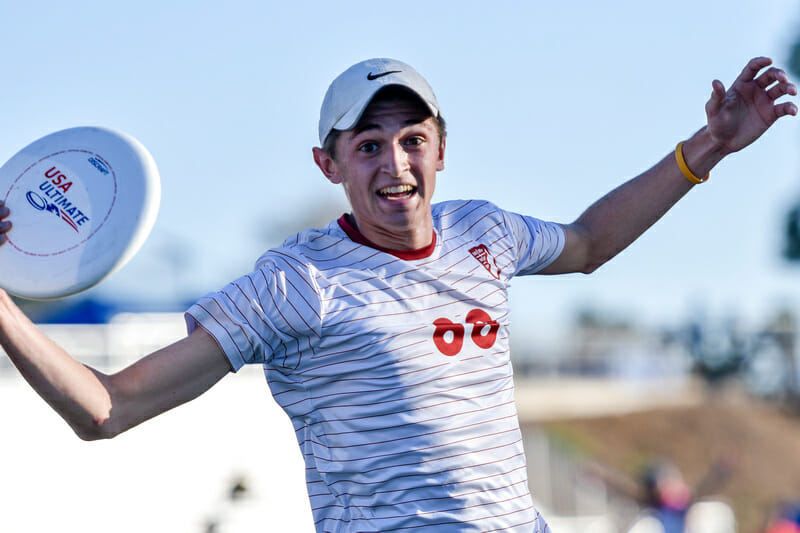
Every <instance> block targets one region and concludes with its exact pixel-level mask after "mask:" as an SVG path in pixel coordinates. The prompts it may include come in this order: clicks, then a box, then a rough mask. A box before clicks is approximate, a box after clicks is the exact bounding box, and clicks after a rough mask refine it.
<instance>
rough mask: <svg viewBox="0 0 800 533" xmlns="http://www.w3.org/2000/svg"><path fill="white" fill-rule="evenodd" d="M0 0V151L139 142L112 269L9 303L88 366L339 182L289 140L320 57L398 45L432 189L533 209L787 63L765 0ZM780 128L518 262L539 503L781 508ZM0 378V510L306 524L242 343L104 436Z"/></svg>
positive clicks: (594, 191) (529, 441)
mask: <svg viewBox="0 0 800 533" xmlns="http://www.w3.org/2000/svg"><path fill="white" fill-rule="evenodd" d="M2 7H3V17H2V19H1V20H0V29H1V31H0V44H2V47H3V50H4V51H5V53H4V54H3V59H2V62H1V63H0V65H2V68H3V70H4V76H3V79H4V80H5V81H4V83H2V84H0V116H2V117H3V121H2V124H3V127H2V128H0V160H2V161H4V160H6V159H8V158H9V157H10V156H11V155H13V154H14V153H15V152H16V151H17V150H18V149H20V148H22V147H23V146H24V145H26V144H28V143H29V142H31V141H33V140H34V139H36V138H38V137H40V136H42V135H45V134H47V133H50V132H52V131H56V130H60V129H64V128H68V127H73V126H79V125H97V126H105V127H109V128H113V129H117V130H121V131H124V132H126V133H128V134H131V135H133V136H134V137H136V138H138V139H139V140H140V141H141V142H142V143H143V144H144V145H145V146H147V147H148V148H149V150H150V151H151V153H152V154H153V156H154V158H155V160H156V162H157V164H158V166H159V170H160V174H161V179H162V187H163V189H162V203H161V210H160V214H159V218H158V220H157V222H156V225H155V227H154V229H153V232H152V234H151V236H150V238H149V239H148V241H147V242H146V244H145V245H144V247H143V248H142V249H141V251H140V252H139V253H138V255H137V256H136V257H134V259H133V260H132V261H131V262H130V263H129V264H128V265H127V266H126V267H125V268H124V269H122V270H121V271H119V272H117V273H116V274H114V275H113V276H112V277H111V278H109V279H108V280H106V281H105V282H103V283H102V284H101V285H100V286H98V287H96V288H94V289H92V290H90V291H87V292H85V293H83V294H80V295H77V296H75V297H72V298H67V299H64V300H59V301H56V302H49V303H44V304H43V303H36V302H21V304H22V305H23V306H24V307H25V309H26V311H27V312H28V313H29V315H30V316H31V317H32V318H33V319H34V320H35V321H36V322H38V323H40V324H41V325H42V328H43V329H45V331H46V332H47V333H48V334H49V335H51V336H52V337H54V338H55V339H57V340H58V341H59V342H60V343H62V344H64V345H65V346H66V347H67V348H69V349H70V350H71V351H72V353H74V354H75V355H76V356H77V357H78V358H79V359H81V360H82V361H85V362H86V363H88V364H92V365H95V366H97V367H99V368H100V369H103V370H113V369H118V368H121V367H122V366H124V365H125V364H127V363H128V362H130V361H132V360H134V359H135V358H136V357H137V356H138V355H140V354H142V353H146V352H147V351H149V350H151V349H154V348H156V347H160V346H161V345H163V344H166V343H169V342H172V341H173V340H175V339H177V338H178V337H180V336H181V335H182V334H183V332H184V329H183V323H182V317H181V313H182V311H183V310H184V309H186V308H187V307H188V306H189V305H190V304H191V302H193V301H194V300H195V299H197V298H198V297H200V296H202V295H203V294H205V293H206V292H209V291H211V290H214V289H217V288H219V287H221V286H222V285H224V284H225V283H227V282H228V281H230V280H231V279H233V278H236V277H238V276H240V275H242V274H244V273H246V272H248V271H249V270H250V269H251V268H252V265H253V263H254V261H255V259H256V258H257V257H258V256H259V255H260V254H261V253H262V252H263V251H264V250H265V249H267V248H269V247H270V246H274V245H276V244H279V243H280V242H281V241H282V240H283V238H285V237H286V236H287V235H289V234H291V233H292V232H294V231H297V230H299V229H303V228H305V227H309V226H320V225H324V224H326V223H327V222H328V221H330V220H332V219H334V218H336V217H337V216H338V215H339V214H341V213H342V212H344V211H345V210H346V209H347V206H346V204H345V202H344V195H343V194H342V192H341V191H340V190H338V188H337V187H335V186H333V185H331V184H329V183H327V182H326V181H325V180H324V178H323V177H322V175H321V174H320V173H319V171H318V170H317V169H316V167H315V166H314V164H313V161H312V158H311V147H312V146H315V145H317V144H318V141H317V139H316V131H317V129H316V123H317V115H318V111H319V105H320V103H321V101H322V97H323V94H324V92H325V90H326V88H327V85H328V83H329V82H330V81H331V80H332V79H333V78H334V77H335V76H336V75H337V74H338V73H339V72H341V71H342V70H344V69H345V68H347V67H348V66H349V65H351V64H352V63H354V62H356V61H359V60H361V59H365V58H368V57H378V56H388V57H395V58H398V59H401V60H404V61H406V62H408V63H410V64H412V65H414V66H415V67H416V68H417V70H419V71H420V72H421V73H422V74H423V75H424V76H425V77H426V78H427V79H428V81H429V82H430V83H431V85H432V86H433V87H434V89H435V91H436V93H437V96H438V98H439V101H440V104H441V106H442V110H443V114H444V116H445V118H446V119H447V121H448V128H449V135H448V145H447V155H446V170H445V171H444V172H443V173H441V174H440V176H439V181H438V184H437V185H438V190H437V193H436V196H437V198H438V199H439V200H444V199H452V198H484V199H488V200H490V201H493V202H495V203H497V204H498V205H500V206H501V207H503V208H506V209H509V210H513V211H518V212H522V213H525V214H531V215H534V216H538V217H540V218H544V219H549V220H555V221H559V222H569V221H571V220H573V219H574V218H576V217H577V216H578V215H579V214H580V212H581V211H582V210H583V209H585V207H587V206H588V205H589V204H590V203H591V202H592V201H594V200H595V199H597V198H598V197H600V196H601V195H602V194H604V193H605V192H607V191H608V190H610V189H612V188H613V187H615V186H616V185H618V184H619V183H620V182H621V181H623V180H624V179H627V178H629V177H632V176H634V175H635V174H637V173H638V172H640V171H642V170H645V169H646V168H648V167H649V166H651V165H652V164H654V163H655V162H657V161H658V160H659V159H660V158H661V157H663V156H664V155H666V154H668V153H670V152H671V151H672V149H673V148H674V146H675V144H676V143H677V142H678V141H679V140H683V139H685V138H687V137H688V136H690V135H691V134H692V133H693V132H694V131H696V130H697V129H698V128H699V127H701V126H702V125H703V124H704V120H705V117H704V110H703V106H704V104H705V101H706V100H707V98H708V96H709V95H710V92H711V81H712V80H713V79H715V78H718V79H720V80H722V81H723V83H725V84H726V86H728V85H730V83H731V82H732V81H733V79H734V78H735V77H736V76H737V75H738V73H739V72H740V70H741V69H742V67H743V66H744V64H745V63H746V62H747V60H748V59H750V58H751V57H754V56H758V55H767V56H770V57H772V58H773V59H774V60H775V62H776V63H777V64H778V65H779V66H782V67H784V68H786V69H787V70H788V71H790V72H791V73H792V74H793V76H794V78H795V79H800V53H798V44H797V43H798V42H800V4H798V2H796V1H788V0H774V1H765V2H758V3H756V2H749V1H745V0H733V1H728V2H721V1H708V2H690V1H689V0H676V1H675V2H671V3H649V2H633V1H608V2H602V3H597V2H588V1H587V2H580V1H575V2H560V3H557V2H546V3H545V2H503V1H500V2H494V3H491V4H487V3H485V2H471V1H460V2H449V1H442V2H431V3H426V4H399V5H396V4H391V3H382V4H379V3H374V2H349V1H341V2H335V3H334V2H328V3H323V2H295V3H289V2H269V1H263V2H255V1H243V0H242V1H237V0H233V1H229V2H226V3H224V4H223V3H217V2H184V1H176V2H155V1H150V0H143V1H140V2H135V3H133V2H116V3H108V2H93V1H87V2H71V3H61V2H53V1H40V2H37V1H31V2H27V3H22V2H3V3H2ZM798 143H800V122H798V121H797V120H796V119H795V120H792V119H784V120H782V121H781V122H780V123H779V124H777V125H776V126H775V127H774V128H773V129H772V130H771V131H769V132H768V133H767V134H766V135H765V136H764V137H762V138H761V139H760V140H759V141H758V142H757V143H756V144H755V145H753V146H752V147H750V148H749V149H748V150H746V151H744V152H741V153H738V154H735V155H733V156H731V157H730V158H728V159H727V160H726V161H724V162H723V163H722V164H720V165H719V166H718V167H717V168H716V169H715V170H714V172H712V176H711V180H710V181H709V182H708V183H707V184H704V185H703V186H702V187H697V188H695V190H693V191H692V193H691V194H690V195H689V196H688V197H687V198H686V199H684V200H683V201H682V202H681V203H680V204H679V205H678V206H677V207H676V208H675V209H673V210H672V211H671V212H670V213H669V214H668V215H667V216H666V217H665V218H664V220H662V221H661V222H660V223H659V224H657V225H656V227H654V228H653V229H651V230H650V231H649V232H648V233H647V234H646V235H645V236H644V237H643V238H642V239H640V241H639V242H637V243H636V244H635V245H633V246H632V247H631V248H630V249H629V250H626V251H625V252H623V253H622V254H621V255H620V256H619V257H618V258H616V259H615V260H614V261H613V262H611V263H610V264H608V265H606V266H604V267H603V268H602V269H601V270H600V271H598V272H596V273H595V274H593V275H591V276H583V275H574V276H560V277H535V278H530V279H519V280H517V281H516V282H515V284H514V287H513V289H512V308H513V322H512V328H513V330H512V335H513V354H514V358H515V365H516V372H517V382H518V393H517V401H518V405H519V411H520V417H521V420H522V423H523V428H524V433H525V438H526V447H527V455H528V460H529V463H530V464H529V468H530V475H529V478H530V486H531V490H532V491H533V494H534V497H535V498H536V500H537V504H538V505H539V507H540V508H541V510H542V511H543V513H544V514H545V515H546V516H547V517H548V519H549V521H550V522H551V525H552V526H553V529H554V531H557V532H614V531H629V530H631V529H632V528H634V530H635V531H659V530H658V529H657V528H658V527H659V526H660V527H662V528H664V529H663V530H664V531H667V532H668V531H670V530H669V529H666V528H667V527H670V526H669V524H671V523H674V522H676V521H680V520H683V518H684V517H685V516H686V515H689V516H690V518H691V520H694V522H693V523H694V524H695V525H696V524H705V526H704V527H713V526H717V527H718V529H717V530H715V531H729V530H731V529H730V528H731V527H735V528H736V530H738V531H746V532H763V531H767V530H769V529H770V528H777V527H784V528H789V527H796V526H793V525H792V523H793V522H796V521H797V520H796V515H797V514H798V513H797V512H796V510H795V507H794V505H795V502H796V501H800V454H798V452H797V450H799V449H800V418H798V416H799V415H800V374H799V372H800V370H798V362H797V346H796V325H797V320H798V316H799V314H800V159H799V158H798V150H797V146H798ZM0 404H2V405H3V406H4V407H3V409H2V410H1V412H2V415H0V425H2V428H3V431H2V436H3V438H0V531H15V532H34V531H37V532H38V531H44V530H47V529H50V528H55V527H59V528H61V529H63V528H64V527H65V526H66V527H67V528H68V529H76V530H77V529H80V530H82V531H87V532H91V531H107V530H109V529H110V530H113V531H141V530H142V529H145V528H146V529H147V530H151V531H162V530H163V531H173V532H182V531H186V532H197V531H201V532H202V531H205V532H211V531H215V532H222V531H226V532H239V531H265V530H266V531H273V530H274V531H299V532H303V531H310V530H312V526H311V519H310V511H309V509H308V503H307V501H306V496H305V487H304V484H303V481H302V479H303V473H302V472H303V465H302V463H301V461H300V455H299V452H298V451H297V449H296V444H295V442H294V437H293V435H292V431H291V426H290V424H289V422H288V420H287V419H286V417H285V416H284V415H283V414H282V413H281V412H279V410H278V409H277V408H276V407H275V405H274V403H273V402H272V400H271V399H270V397H269V394H268V391H267V389H266V387H265V386H264V383H263V376H262V375H261V372H260V371H259V370H258V369H256V368H249V369H245V370H243V371H242V372H240V373H239V374H237V375H236V376H234V377H231V378H228V379H226V380H224V381H223V383H221V384H220V385H219V386H217V387H215V388H214V389H213V390H212V391H210V392H209V393H208V394H206V395H204V396H203V397H201V398H200V399H198V400H197V401H195V402H193V403H192V404H191V405H188V406H185V407H182V408H181V409H179V410H176V411H175V412H171V413H168V414H166V415H164V416H163V417H161V418H160V419H158V420H154V421H152V422H149V423H148V424H145V425H144V426H143V427H142V428H137V429H136V430H135V431H133V432H131V433H130V435H127V434H126V435H123V436H121V437H120V438H118V439H115V440H114V441H111V442H104V443H89V444H87V443H83V442H79V441H78V440H77V439H76V438H75V437H74V436H73V435H72V434H71V432H70V430H69V429H68V428H66V426H65V425H63V423H61V422H60V421H58V419H57V418H56V415H54V414H52V413H51V412H50V411H49V409H48V408H47V407H46V406H45V405H44V404H43V402H41V400H39V399H38V398H37V397H36V396H35V394H34V393H33V392H31V391H30V390H28V388H27V386H26V385H25V384H24V383H23V382H22V380H21V379H20V378H19V377H18V375H17V374H16V372H15V371H14V370H13V369H11V368H10V366H9V364H8V363H7V360H6V359H0ZM664 487H668V488H664ZM696 502H699V503H703V504H707V505H696V506H694V507H692V508H691V509H692V510H691V511H688V510H689V509H690V505H691V504H693V503H696ZM709 502H713V503H709ZM648 509H649V510H650V511H649V512H648V511H647V510H648ZM654 520H658V521H660V524H659V523H656V522H654ZM665 524H666V526H665ZM708 524H712V525H708ZM648 527H649V528H651V529H646V528H648ZM697 527H699V526H697ZM635 528H639V529H635ZM652 528H655V529H652ZM726 528H727V529H726ZM712 530H713V529H703V531H712ZM695 531H699V529H695ZM786 531H791V530H790V529H786Z"/></svg>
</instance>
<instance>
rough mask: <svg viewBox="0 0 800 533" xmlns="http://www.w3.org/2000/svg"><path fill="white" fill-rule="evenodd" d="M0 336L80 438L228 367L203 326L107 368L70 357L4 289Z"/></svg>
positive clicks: (189, 395)
mask: <svg viewBox="0 0 800 533" xmlns="http://www.w3.org/2000/svg"><path fill="white" fill-rule="evenodd" d="M0 344H2V346H3V348H4V349H5V351H6V353H7V354H8V356H9V358H10V359H11V361H12V362H13V363H14V365H15V366H16V367H17V368H18V369H19V371H20V373H22V375H23V376H24V377H25V379H26V380H27V381H28V383H30V384H31V386H32V387H33V388H34V389H35V390H36V392H38V393H39V395H40V396H41V397H42V398H43V399H44V400H45V401H46V402H47V403H49V404H50V405H51V406H52V407H53V409H55V410H56V412H58V414H60V415H61V416H62V417H63V418H64V420H66V422H67V423H68V424H69V425H70V426H71V427H72V429H73V430H74V431H75V433H76V434H77V435H78V436H79V437H80V438H82V439H85V440H95V439H103V438H111V437H113V436H115V435H117V434H119V433H121V432H123V431H125V430H127V429H129V428H131V427H133V426H135V425H137V424H139V423H141V422H143V421H145V420H147V419H149V418H152V417H154V416H156V415H158V414H160V413H163V412H165V411H167V410H169V409H171V408H173V407H176V406H178V405H180V404H182V403H185V402H187V401H189V400H192V399H194V398H196V397H197V396H199V395H200V394H202V393H203V392H205V391H206V390H208V389H209V388H210V387H211V386H212V385H214V384H215V383H216V382H218V381H219V380H220V379H222V377H223V376H225V375H226V374H227V373H228V372H229V371H230V365H229V363H228V360H227V359H226V358H225V356H224V354H223V353H222V350H221V349H220V348H219V346H218V345H217V343H216V341H215V340H214V339H213V338H212V337H211V336H210V335H209V334H208V333H206V332H205V331H204V330H202V329H199V328H198V329H197V330H195V331H194V332H193V333H192V334H191V335H189V336H188V337H186V338H184V339H183V340H180V341H178V342H176V343H174V344H172V345H170V346H168V347H166V348H163V349H161V350H158V351H156V352H154V353H152V354H150V355H148V356H147V357H144V358H143V359H141V360H140V361H138V362H136V363H134V364H133V365H131V366H129V367H128V368H125V369H124V370H122V371H121V372H118V373H116V374H112V375H106V374H103V373H101V372H98V371H96V370H94V369H91V368H89V367H87V366H84V365H83V364H81V363H79V362H78V361H76V360H75V359H73V358H71V357H70V356H69V355H68V354H67V353H66V352H64V350H62V349H61V348H60V347H58V346H57V345H56V344H54V343H53V342H52V341H51V340H50V339H48V338H47V337H46V336H45V335H44V334H42V333H41V332H40V331H39V329H38V328H36V326H35V325H34V324H33V323H32V322H31V321H30V320H29V319H28V318H27V317H26V316H25V315H24V314H23V313H22V311H20V309H19V308H18V307H17V306H16V305H15V304H14V302H13V301H12V300H11V298H10V297H9V296H8V294H6V293H5V291H2V290H0Z"/></svg>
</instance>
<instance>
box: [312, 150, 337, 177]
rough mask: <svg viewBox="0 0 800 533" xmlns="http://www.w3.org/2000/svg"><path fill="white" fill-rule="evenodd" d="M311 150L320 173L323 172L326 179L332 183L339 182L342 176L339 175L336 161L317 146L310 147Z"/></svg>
mask: <svg viewBox="0 0 800 533" xmlns="http://www.w3.org/2000/svg"><path fill="white" fill-rule="evenodd" d="M311 151H312V153H313V154H314V163H316V164H317V166H318V167H319V169H320V170H321V171H322V173H323V174H325V177H326V178H328V181H330V182H331V183H334V184H339V183H341V182H342V177H341V176H340V175H339V170H338V168H337V166H336V161H334V159H333V158H332V157H331V156H330V155H329V154H328V152H326V151H325V150H323V149H322V148H318V147H314V148H312V150H311Z"/></svg>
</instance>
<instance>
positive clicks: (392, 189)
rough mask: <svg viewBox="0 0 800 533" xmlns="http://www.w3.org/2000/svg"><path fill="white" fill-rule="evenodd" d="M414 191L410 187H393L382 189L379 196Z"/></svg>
mask: <svg viewBox="0 0 800 533" xmlns="http://www.w3.org/2000/svg"><path fill="white" fill-rule="evenodd" d="M413 190H414V187H413V186H411V185H395V186H393V187H384V188H383V189H381V190H380V191H378V193H379V194H381V195H383V196H388V195H390V194H407V193H410V192H411V191H413Z"/></svg>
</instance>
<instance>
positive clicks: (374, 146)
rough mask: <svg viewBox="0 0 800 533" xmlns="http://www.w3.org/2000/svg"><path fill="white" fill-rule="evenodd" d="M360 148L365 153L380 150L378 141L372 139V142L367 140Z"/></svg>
mask: <svg viewBox="0 0 800 533" xmlns="http://www.w3.org/2000/svg"><path fill="white" fill-rule="evenodd" d="M358 150H359V151H360V152H363V153H365V154H372V153H375V152H377V151H378V143H374V142H371V141H370V142H365V143H363V144H362V145H361V146H359V147H358Z"/></svg>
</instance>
